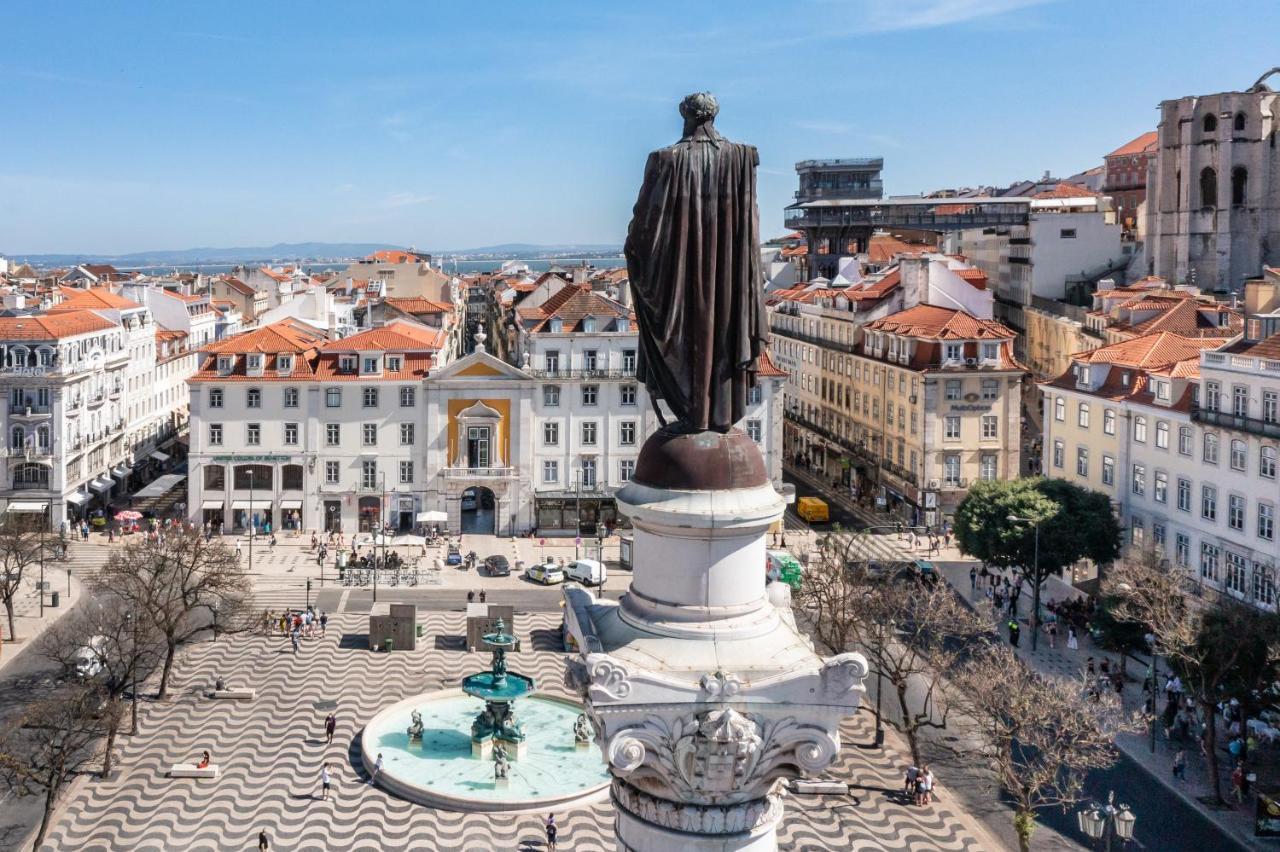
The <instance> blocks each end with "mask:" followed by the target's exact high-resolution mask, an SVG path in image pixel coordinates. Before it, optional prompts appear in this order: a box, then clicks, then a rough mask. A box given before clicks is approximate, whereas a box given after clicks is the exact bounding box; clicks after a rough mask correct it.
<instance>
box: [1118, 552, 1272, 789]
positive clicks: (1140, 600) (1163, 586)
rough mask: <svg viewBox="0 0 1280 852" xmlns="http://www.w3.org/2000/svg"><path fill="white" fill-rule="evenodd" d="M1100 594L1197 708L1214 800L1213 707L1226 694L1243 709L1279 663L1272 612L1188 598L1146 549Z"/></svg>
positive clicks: (1224, 600)
mask: <svg viewBox="0 0 1280 852" xmlns="http://www.w3.org/2000/svg"><path fill="white" fill-rule="evenodd" d="M1104 591H1105V592H1106V593H1107V594H1108V595H1111V596H1114V599H1115V605H1114V608H1113V612H1114V614H1115V616H1116V617H1117V618H1125V619H1128V620H1131V621H1135V622H1138V623H1139V624H1143V625H1145V626H1146V627H1147V629H1148V630H1149V631H1150V632H1151V636H1152V637H1153V638H1154V640H1155V648H1154V650H1155V651H1156V653H1159V654H1162V655H1163V656H1164V657H1165V659H1166V660H1167V661H1168V662H1169V666H1170V668H1172V669H1173V670H1174V671H1176V672H1177V673H1178V674H1179V676H1180V677H1181V679H1182V682H1183V686H1184V688H1185V689H1186V691H1187V693H1188V694H1189V695H1190V696H1191V697H1192V698H1193V699H1194V700H1195V701H1196V703H1197V704H1198V705H1199V707H1200V712H1201V715H1202V716H1203V717H1204V722H1205V727H1204V731H1203V737H1204V743H1203V744H1204V749H1203V750H1204V754H1205V758H1206V759H1205V764H1206V768H1207V771H1208V773H1209V779H1208V780H1209V783H1210V785H1211V786H1212V788H1213V793H1214V796H1215V798H1216V799H1217V800H1218V801H1219V802H1221V801H1222V800H1223V797H1222V774H1221V771H1220V768H1219V763H1218V749H1217V740H1218V726H1217V718H1218V717H1217V705H1218V702H1220V701H1222V700H1223V698H1224V697H1229V696H1233V695H1234V696H1235V697H1237V698H1240V699H1241V700H1242V701H1244V702H1245V703H1246V704H1247V702H1248V701H1249V699H1250V696H1251V695H1252V693H1253V690H1254V689H1256V688H1259V687H1261V686H1263V685H1264V684H1265V683H1267V682H1270V680H1272V679H1274V676H1275V671H1276V667H1277V664H1280V622H1278V621H1277V617H1276V615H1275V614H1274V613H1268V612H1263V611H1261V610H1259V609H1257V608H1255V607H1252V606H1249V605H1248V604H1245V603H1243V602H1241V601H1238V600H1236V599H1234V598H1232V597H1229V596H1226V595H1216V594H1215V595H1213V596H1212V597H1210V598H1199V597H1193V596H1191V595H1189V594H1188V593H1187V586H1186V581H1185V576H1184V575H1183V574H1182V573H1181V572H1179V571H1177V570H1170V568H1169V566H1168V562H1167V560H1164V559H1163V558H1162V557H1161V556H1160V554H1159V553H1158V552H1155V551H1150V550H1148V551H1143V552H1139V553H1134V554H1131V555H1130V557H1129V558H1128V559H1126V560H1125V561H1124V562H1122V563H1120V564H1119V565H1117V566H1116V567H1114V568H1113V569H1112V570H1111V571H1110V572H1109V574H1108V577H1107V580H1106V584H1105V586H1104Z"/></svg>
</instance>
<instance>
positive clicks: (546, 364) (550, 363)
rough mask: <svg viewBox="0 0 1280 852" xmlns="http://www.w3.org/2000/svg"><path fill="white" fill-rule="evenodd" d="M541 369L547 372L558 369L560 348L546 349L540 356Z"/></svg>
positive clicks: (555, 371)
mask: <svg viewBox="0 0 1280 852" xmlns="http://www.w3.org/2000/svg"><path fill="white" fill-rule="evenodd" d="M542 364H543V369H545V370H546V371H547V372H548V373H558V372H559V371H560V350H559V349H548V350H547V351H546V352H545V353H543V356H542Z"/></svg>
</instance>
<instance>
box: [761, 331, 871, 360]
mask: <svg viewBox="0 0 1280 852" xmlns="http://www.w3.org/2000/svg"><path fill="white" fill-rule="evenodd" d="M769 330H770V331H771V332H773V333H775V334H778V335H781V336H782V337H787V338H790V339H791V340H798V341H800V342H801V343H808V344H809V345H811V346H819V347H822V348H823V349H831V350H833V351H836V352H843V353H844V354H846V355H857V354H858V347H857V346H855V345H854V344H852V343H843V342H841V341H838V340H828V339H827V338H825V337H818V336H817V335H813V334H805V333H804V332H803V331H796V330H795V329H790V328H786V327H784V326H782V325H781V324H779V325H774V326H771V327H770V328H769Z"/></svg>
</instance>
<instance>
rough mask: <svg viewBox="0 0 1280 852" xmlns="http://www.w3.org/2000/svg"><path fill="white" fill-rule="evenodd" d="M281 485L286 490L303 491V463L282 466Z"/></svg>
mask: <svg viewBox="0 0 1280 852" xmlns="http://www.w3.org/2000/svg"><path fill="white" fill-rule="evenodd" d="M280 487H281V488H283V489H284V490H285V491H301V490H302V465H300V464H287V465H285V466H284V467H282V468H280Z"/></svg>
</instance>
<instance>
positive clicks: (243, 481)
mask: <svg viewBox="0 0 1280 852" xmlns="http://www.w3.org/2000/svg"><path fill="white" fill-rule="evenodd" d="M273 472H274V471H273V468H272V467H271V465H267V464H242V465H236V467H235V469H234V470H233V471H232V479H233V487H234V488H235V489H236V490H237V491H247V490H249V488H251V487H252V488H261V489H263V490H264V491H270V490H271V479H272V473H273Z"/></svg>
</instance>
